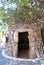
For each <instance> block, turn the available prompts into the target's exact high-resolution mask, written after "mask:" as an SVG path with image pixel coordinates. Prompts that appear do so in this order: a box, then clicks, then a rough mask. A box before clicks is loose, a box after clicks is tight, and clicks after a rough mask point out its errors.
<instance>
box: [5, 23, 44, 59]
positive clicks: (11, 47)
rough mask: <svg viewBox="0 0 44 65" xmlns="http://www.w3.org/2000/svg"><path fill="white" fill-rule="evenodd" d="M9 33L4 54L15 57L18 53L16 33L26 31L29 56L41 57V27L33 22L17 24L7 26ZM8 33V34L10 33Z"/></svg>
mask: <svg viewBox="0 0 44 65" xmlns="http://www.w3.org/2000/svg"><path fill="white" fill-rule="evenodd" d="M9 29H10V30H9V32H10V33H11V32H13V30H14V32H13V33H11V35H10V39H9V42H8V43H6V54H8V55H10V56H14V57H17V53H18V33H19V32H28V39H29V47H30V50H29V52H28V56H29V58H36V57H41V56H42V55H43V43H42V38H41V29H40V28H39V27H37V26H36V25H34V24H30V25H29V24H24V23H23V24H17V25H12V26H11V27H10V28H9ZM10 33H9V34H10Z"/></svg>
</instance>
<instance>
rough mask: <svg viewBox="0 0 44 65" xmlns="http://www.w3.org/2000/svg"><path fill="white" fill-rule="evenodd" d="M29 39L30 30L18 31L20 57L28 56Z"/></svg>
mask: <svg viewBox="0 0 44 65" xmlns="http://www.w3.org/2000/svg"><path fill="white" fill-rule="evenodd" d="M28 50H29V39H28V32H19V33H18V57H20V58H28V53H27V52H28Z"/></svg>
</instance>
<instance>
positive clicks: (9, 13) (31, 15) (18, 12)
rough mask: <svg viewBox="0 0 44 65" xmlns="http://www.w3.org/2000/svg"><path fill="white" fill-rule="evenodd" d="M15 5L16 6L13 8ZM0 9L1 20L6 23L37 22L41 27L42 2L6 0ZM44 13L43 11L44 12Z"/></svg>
mask: <svg viewBox="0 0 44 65" xmlns="http://www.w3.org/2000/svg"><path fill="white" fill-rule="evenodd" d="M13 4H14V5H15V6H16V7H15V6H14V7H13ZM2 5H3V7H1V8H0V18H1V19H2V20H3V21H4V22H7V23H8V22H11V23H12V22H18V21H24V22H25V21H26V22H36V23H37V24H39V25H41V17H40V16H39V14H38V11H40V12H41V8H40V2H39V1H37V0H36V1H35V0H4V1H3V2H2ZM42 11H43V10H42Z"/></svg>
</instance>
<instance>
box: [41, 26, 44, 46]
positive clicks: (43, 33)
mask: <svg viewBox="0 0 44 65" xmlns="http://www.w3.org/2000/svg"><path fill="white" fill-rule="evenodd" d="M41 36H42V40H43V46H44V27H43V28H42V29H41Z"/></svg>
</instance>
